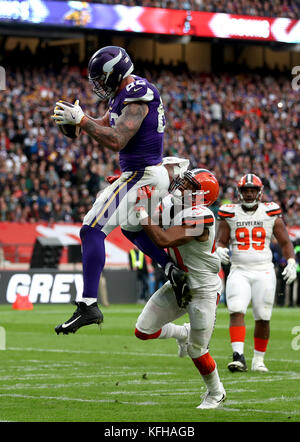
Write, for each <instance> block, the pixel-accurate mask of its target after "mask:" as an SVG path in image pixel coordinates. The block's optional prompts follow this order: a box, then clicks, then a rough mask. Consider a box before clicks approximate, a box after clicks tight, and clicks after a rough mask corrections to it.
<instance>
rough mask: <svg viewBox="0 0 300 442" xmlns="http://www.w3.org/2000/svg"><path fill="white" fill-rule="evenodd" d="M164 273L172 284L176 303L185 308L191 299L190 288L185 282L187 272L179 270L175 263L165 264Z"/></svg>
mask: <svg viewBox="0 0 300 442" xmlns="http://www.w3.org/2000/svg"><path fill="white" fill-rule="evenodd" d="M165 274H166V277H167V278H168V280H169V281H170V283H171V284H172V287H173V290H174V293H175V296H176V301H177V304H178V305H179V307H180V308H186V307H187V305H188V303H189V302H190V301H191V300H192V294H191V290H190V288H189V286H188V283H187V273H185V272H184V271H183V270H180V269H179V268H178V267H176V266H175V264H169V265H167V267H166V269H165Z"/></svg>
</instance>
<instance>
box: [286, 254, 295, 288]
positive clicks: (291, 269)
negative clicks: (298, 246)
mask: <svg viewBox="0 0 300 442" xmlns="http://www.w3.org/2000/svg"><path fill="white" fill-rule="evenodd" d="M282 276H283V279H284V280H285V282H286V283H287V284H291V283H292V282H294V281H295V279H296V278H297V265H296V261H295V259H294V258H289V259H288V260H287V266H286V267H285V269H284V270H283V272H282Z"/></svg>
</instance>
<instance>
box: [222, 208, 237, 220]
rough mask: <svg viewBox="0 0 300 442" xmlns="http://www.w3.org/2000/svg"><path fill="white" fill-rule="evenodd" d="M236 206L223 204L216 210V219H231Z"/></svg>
mask: <svg viewBox="0 0 300 442" xmlns="http://www.w3.org/2000/svg"><path fill="white" fill-rule="evenodd" d="M236 208H237V204H223V205H222V206H221V207H220V208H219V210H218V219H227V218H233V217H234V216H235V212H236Z"/></svg>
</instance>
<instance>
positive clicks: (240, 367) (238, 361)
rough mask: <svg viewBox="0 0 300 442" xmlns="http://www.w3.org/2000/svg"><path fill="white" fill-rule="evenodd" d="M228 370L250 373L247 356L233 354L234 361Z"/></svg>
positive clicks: (228, 366) (230, 363)
mask: <svg viewBox="0 0 300 442" xmlns="http://www.w3.org/2000/svg"><path fill="white" fill-rule="evenodd" d="M227 368H228V370H230V371H231V372H234V371H248V368H247V365H246V361H245V356H244V355H243V354H242V355H240V354H239V353H238V352H236V351H235V352H234V353H233V361H232V362H229V364H228V365H227Z"/></svg>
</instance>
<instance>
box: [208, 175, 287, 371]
mask: <svg viewBox="0 0 300 442" xmlns="http://www.w3.org/2000/svg"><path fill="white" fill-rule="evenodd" d="M237 188H238V195H239V199H240V203H239V204H224V205H222V206H221V207H220V208H219V211H218V216H219V218H220V222H219V225H218V232H217V240H216V247H217V248H216V253H217V254H218V256H219V257H220V259H221V261H222V263H224V264H229V263H230V262H231V268H230V272H229V275H228V278H227V281H226V301H227V307H228V311H229V314H230V325H229V334H230V340H231V345H232V350H233V361H232V362H230V363H229V364H228V369H229V370H230V371H232V372H234V371H247V364H246V361H245V357H244V342H245V336H246V325H245V320H244V317H245V314H246V311H247V308H248V305H249V303H250V302H251V303H252V310H253V316H254V320H255V328H254V355H253V359H252V365H251V369H252V370H253V371H260V372H267V371H268V369H267V367H266V366H265V363H264V356H265V352H266V349H267V344H268V340H269V336H270V319H271V314H272V307H273V303H274V298H275V289H276V275H275V270H274V265H273V262H272V251H271V249H270V241H271V237H272V235H274V236H275V238H276V239H277V241H278V244H279V246H280V247H281V249H282V253H283V256H284V257H285V259H286V260H287V266H286V267H285V269H284V271H283V277H284V279H285V280H286V282H287V284H290V283H292V282H293V281H294V280H295V279H296V261H295V254H294V250H293V245H292V243H291V241H290V238H289V235H288V232H287V230H286V227H285V224H284V222H283V220H282V218H281V209H280V207H279V205H278V204H276V203H274V202H268V203H263V202H261V198H262V193H263V184H262V181H261V180H260V178H259V177H258V176H256V175H254V174H252V173H248V174H247V175H245V176H243V177H242V178H241V179H240V181H239V182H238V185H237ZM229 245H231V257H230V255H229V248H228V247H229Z"/></svg>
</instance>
